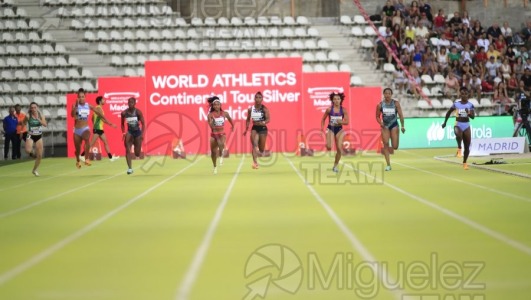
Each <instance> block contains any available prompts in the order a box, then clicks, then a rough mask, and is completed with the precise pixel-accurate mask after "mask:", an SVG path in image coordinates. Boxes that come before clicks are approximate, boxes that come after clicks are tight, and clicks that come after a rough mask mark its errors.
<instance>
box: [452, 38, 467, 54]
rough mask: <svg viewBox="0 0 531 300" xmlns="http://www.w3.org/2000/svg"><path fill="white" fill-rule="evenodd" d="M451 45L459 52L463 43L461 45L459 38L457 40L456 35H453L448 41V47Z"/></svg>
mask: <svg viewBox="0 0 531 300" xmlns="http://www.w3.org/2000/svg"><path fill="white" fill-rule="evenodd" d="M452 47H455V48H456V49H457V51H458V52H461V51H462V50H463V48H464V47H463V45H461V40H459V37H458V36H454V40H453V41H451V42H450V49H451V48H452Z"/></svg>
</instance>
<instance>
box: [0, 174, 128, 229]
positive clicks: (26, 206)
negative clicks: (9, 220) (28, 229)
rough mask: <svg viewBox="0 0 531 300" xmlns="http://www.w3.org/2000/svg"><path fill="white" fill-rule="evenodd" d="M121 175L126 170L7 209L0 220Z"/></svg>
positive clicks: (1, 214)
mask: <svg viewBox="0 0 531 300" xmlns="http://www.w3.org/2000/svg"><path fill="white" fill-rule="evenodd" d="M120 175H124V172H123V171H120V173H118V174H116V175H113V176H110V177H105V178H102V179H99V180H96V181H92V182H90V183H87V184H85V185H82V186H78V187H76V188H73V189H70V190H68V191H64V192H62V193H59V194H55V195H53V196H50V197H48V198H44V199H42V200H39V201H36V202H33V203H30V204H28V205H24V206H22V207H19V208H16V209H13V210H10V211H6V212H3V213H0V220H2V219H3V218H6V217H9V216H12V215H14V214H17V213H19V212H22V211H25V210H28V209H30V208H32V207H35V206H38V205H41V204H43V203H46V202H48V201H51V200H53V199H56V198H59V197H62V196H64V195H68V194H70V193H73V192H75V191H79V190H81V189H84V188H87V187H89V186H92V185H95V184H97V183H99V182H102V181H106V180H109V179H112V178H114V177H117V176H120Z"/></svg>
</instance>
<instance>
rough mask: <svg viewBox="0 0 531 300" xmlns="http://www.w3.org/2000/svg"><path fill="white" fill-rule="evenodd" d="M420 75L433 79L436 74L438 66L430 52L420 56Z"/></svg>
mask: <svg viewBox="0 0 531 300" xmlns="http://www.w3.org/2000/svg"><path fill="white" fill-rule="evenodd" d="M421 73H422V74H428V75H430V76H431V77H433V76H434V75H435V74H437V73H439V72H438V64H437V58H436V57H435V55H434V54H433V52H432V51H431V50H427V51H426V52H424V55H423V56H422V69H421Z"/></svg>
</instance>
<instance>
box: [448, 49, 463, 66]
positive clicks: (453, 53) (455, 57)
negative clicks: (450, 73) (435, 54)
mask: <svg viewBox="0 0 531 300" xmlns="http://www.w3.org/2000/svg"><path fill="white" fill-rule="evenodd" d="M453 61H458V62H460V61H461V53H459V52H457V48H456V47H452V48H450V52H448V62H449V63H452V62H453Z"/></svg>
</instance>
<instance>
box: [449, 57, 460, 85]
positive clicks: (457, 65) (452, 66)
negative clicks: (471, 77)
mask: <svg viewBox="0 0 531 300" xmlns="http://www.w3.org/2000/svg"><path fill="white" fill-rule="evenodd" d="M450 69H451V72H452V73H454V76H455V78H457V80H459V81H461V78H462V77H463V73H462V72H461V63H460V62H459V61H458V60H454V61H452V62H451V63H450Z"/></svg>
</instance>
